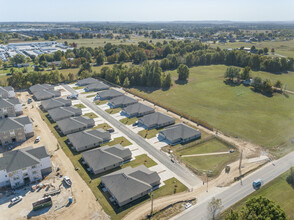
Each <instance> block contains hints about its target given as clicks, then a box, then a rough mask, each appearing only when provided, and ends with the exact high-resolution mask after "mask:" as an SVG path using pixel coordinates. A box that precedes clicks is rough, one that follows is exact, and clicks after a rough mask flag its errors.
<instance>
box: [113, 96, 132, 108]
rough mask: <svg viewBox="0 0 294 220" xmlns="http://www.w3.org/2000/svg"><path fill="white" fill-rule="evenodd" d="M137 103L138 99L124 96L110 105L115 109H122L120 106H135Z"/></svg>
mask: <svg viewBox="0 0 294 220" xmlns="http://www.w3.org/2000/svg"><path fill="white" fill-rule="evenodd" d="M137 102H138V101H137V100H136V99H133V98H131V97H129V96H127V95H122V96H119V97H116V98H113V99H111V101H110V102H109V103H110V104H111V105H113V106H115V107H120V106H127V105H131V104H135V103H137Z"/></svg>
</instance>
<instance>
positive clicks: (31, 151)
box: [0, 146, 49, 172]
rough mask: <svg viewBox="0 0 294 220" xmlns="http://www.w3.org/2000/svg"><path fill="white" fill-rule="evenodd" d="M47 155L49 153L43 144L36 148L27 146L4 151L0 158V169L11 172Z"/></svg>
mask: <svg viewBox="0 0 294 220" xmlns="http://www.w3.org/2000/svg"><path fill="white" fill-rule="evenodd" d="M48 156H49V154H48V152H47V150H46V148H45V147H44V146H43V147H38V148H32V147H28V148H23V149H20V150H14V151H10V152H6V153H4V154H3V157H1V158H0V170H4V169H5V170H6V171H7V172H13V171H16V170H19V169H23V168H26V167H30V166H33V165H36V164H39V163H40V159H42V158H45V157H48Z"/></svg>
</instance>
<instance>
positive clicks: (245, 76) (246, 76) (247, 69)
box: [240, 66, 250, 80]
mask: <svg viewBox="0 0 294 220" xmlns="http://www.w3.org/2000/svg"><path fill="white" fill-rule="evenodd" d="M240 78H241V79H243V80H248V79H250V67H249V66H246V67H245V68H244V69H243V71H242V73H241V76H240Z"/></svg>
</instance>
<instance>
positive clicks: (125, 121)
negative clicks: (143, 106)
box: [119, 117, 138, 125]
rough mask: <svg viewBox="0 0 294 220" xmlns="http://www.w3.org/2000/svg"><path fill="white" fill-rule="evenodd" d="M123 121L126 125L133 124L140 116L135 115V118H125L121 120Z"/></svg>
mask: <svg viewBox="0 0 294 220" xmlns="http://www.w3.org/2000/svg"><path fill="white" fill-rule="evenodd" d="M119 121H120V122H121V123H123V124H125V125H132V124H134V123H135V122H136V121H138V118H136V117H133V118H123V119H120V120H119Z"/></svg>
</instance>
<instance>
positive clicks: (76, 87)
mask: <svg viewBox="0 0 294 220" xmlns="http://www.w3.org/2000/svg"><path fill="white" fill-rule="evenodd" d="M72 88H73V89H75V90H78V89H83V88H85V87H84V86H75V87H72Z"/></svg>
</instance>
